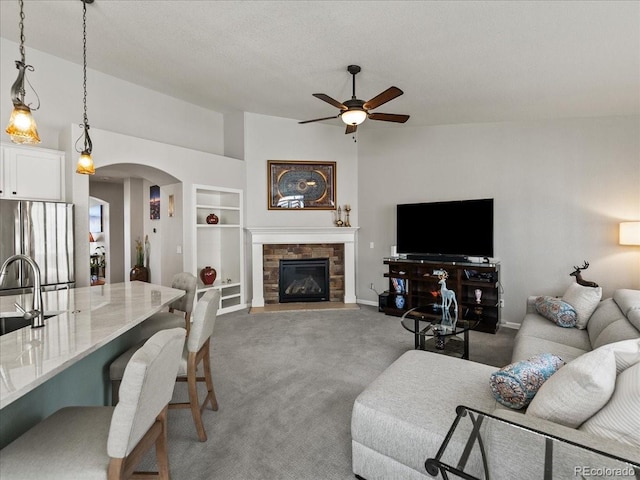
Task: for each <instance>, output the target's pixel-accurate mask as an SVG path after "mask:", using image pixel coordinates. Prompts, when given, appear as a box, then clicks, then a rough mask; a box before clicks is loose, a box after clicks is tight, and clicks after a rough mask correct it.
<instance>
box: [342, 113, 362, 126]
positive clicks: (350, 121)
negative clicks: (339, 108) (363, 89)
mask: <svg viewBox="0 0 640 480" xmlns="http://www.w3.org/2000/svg"><path fill="white" fill-rule="evenodd" d="M340 118H342V121H343V122H344V123H346V124H347V125H360V124H361V123H362V122H364V121H365V120H366V119H367V112H365V111H364V110H359V109H349V110H346V111H344V112H342V115H340Z"/></svg>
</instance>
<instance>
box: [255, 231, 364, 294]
mask: <svg viewBox="0 0 640 480" xmlns="http://www.w3.org/2000/svg"><path fill="white" fill-rule="evenodd" d="M247 230H248V231H249V232H250V233H251V264H252V267H251V271H252V277H253V283H252V285H253V299H252V300H251V306H252V307H264V280H263V261H264V259H263V245H265V244H290V243H299V244H314V243H342V244H344V303H356V278H355V272H356V256H355V240H356V232H357V230H358V228H357V227H248V228H247Z"/></svg>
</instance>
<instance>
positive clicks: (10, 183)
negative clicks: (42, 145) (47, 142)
mask: <svg viewBox="0 0 640 480" xmlns="http://www.w3.org/2000/svg"><path fill="white" fill-rule="evenodd" d="M2 161H3V165H2V171H3V175H2V177H3V178H2V180H3V188H2V190H3V194H2V195H3V198H11V199H16V200H51V201H62V200H64V154H63V153H61V152H57V151H54V150H45V149H38V148H34V147H31V148H21V147H11V146H4V147H3V155H2Z"/></svg>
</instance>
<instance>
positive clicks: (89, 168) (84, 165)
mask: <svg viewBox="0 0 640 480" xmlns="http://www.w3.org/2000/svg"><path fill="white" fill-rule="evenodd" d="M76 173H80V174H83V175H93V174H94V173H96V168H95V167H94V165H93V159H92V158H91V154H89V153H88V152H87V151H86V150H85V151H83V152H82V153H81V154H80V158H78V164H77V165H76Z"/></svg>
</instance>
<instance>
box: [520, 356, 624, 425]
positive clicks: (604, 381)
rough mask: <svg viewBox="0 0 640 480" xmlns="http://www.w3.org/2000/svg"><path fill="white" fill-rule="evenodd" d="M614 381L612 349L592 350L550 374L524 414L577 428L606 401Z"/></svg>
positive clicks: (611, 391)
mask: <svg viewBox="0 0 640 480" xmlns="http://www.w3.org/2000/svg"><path fill="white" fill-rule="evenodd" d="M615 383H616V358H615V355H614V353H613V350H612V349H611V348H604V347H602V348H598V349H596V350H592V351H591V352H588V353H585V354H583V355H580V356H579V357H578V358H576V359H575V360H572V361H571V362H569V363H567V364H566V365H565V366H564V368H562V369H561V370H559V371H558V372H556V373H555V374H553V375H552V376H551V378H549V380H547V381H546V382H545V383H544V385H542V387H541V388H540V390H539V391H538V393H537V395H536V396H535V398H533V400H532V401H531V404H530V405H529V408H527V415H531V416H533V417H538V418H544V419H546V420H550V421H552V422H555V423H559V424H561V425H565V426H567V427H571V428H578V427H579V426H580V425H581V424H582V423H583V422H584V421H585V420H587V419H589V418H590V417H591V416H592V415H593V414H594V413H596V412H597V411H598V410H600V409H601V408H602V407H603V406H604V405H605V404H606V403H607V401H609V398H611V395H612V394H613V390H614V388H615Z"/></svg>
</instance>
